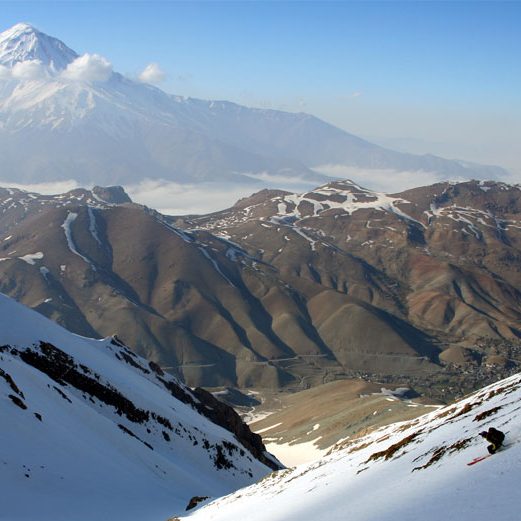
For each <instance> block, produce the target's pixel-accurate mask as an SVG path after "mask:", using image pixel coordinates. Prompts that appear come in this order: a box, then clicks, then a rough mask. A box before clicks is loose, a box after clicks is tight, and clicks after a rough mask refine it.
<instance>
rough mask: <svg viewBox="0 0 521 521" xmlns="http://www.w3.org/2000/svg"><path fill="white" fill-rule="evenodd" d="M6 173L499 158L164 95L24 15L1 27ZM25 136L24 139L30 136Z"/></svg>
mask: <svg viewBox="0 0 521 521" xmlns="http://www.w3.org/2000/svg"><path fill="white" fill-rule="evenodd" d="M0 65H1V66H2V67H3V68H1V69H0V121H1V123H2V124H1V125H0V138H1V139H0V154H1V155H2V172H1V176H0V177H2V178H3V180H4V181H9V180H10V181H14V180H16V181H17V182H24V183H28V182H43V181H55V180H63V179H71V178H74V179H76V180H77V181H78V182H79V183H80V184H83V185H86V184H100V183H104V184H106V183H117V184H129V183H135V182H137V181H139V180H142V179H144V178H146V177H148V178H156V179H157V178H161V179H166V180H170V181H176V182H181V183H200V182H223V181H226V182H232V183H259V182H260V181H259V178H260V177H262V176H265V175H269V176H272V177H273V176H274V177H275V178H277V177H278V178H285V179H288V178H289V179H293V180H304V181H307V182H309V183H315V184H318V183H322V182H325V181H326V180H327V179H328V177H327V176H324V175H323V174H321V173H320V172H318V171H317V167H320V166H322V165H343V166H350V167H357V168H358V167H359V168H364V169H382V168H383V169H390V170H407V171H418V170H423V171H429V172H433V173H435V174H437V175H439V176H440V178H448V177H449V178H453V177H463V178H469V177H474V178H494V177H496V178H497V177H502V176H506V174H507V173H506V172H505V171H504V170H503V169H501V168H499V167H488V166H481V165H471V164H468V163H464V162H461V161H452V160H446V159H443V158H439V157H436V156H432V155H424V156H415V155H413V154H403V153H399V152H394V151H392V150H388V149H385V148H383V147H380V146H377V145H374V144H372V143H369V142H368V141H364V140H363V139H360V138H357V137H356V136H353V135H351V134H349V133H347V132H345V131H343V130H340V129H338V128H336V127H334V126H332V125H330V124H327V123H325V122H323V121H321V120H319V119H318V118H315V117H313V116H310V115H308V114H304V113H298V114H296V113H289V112H282V111H276V110H264V109H250V108H246V107H243V106H240V105H237V104H234V103H230V102H225V101H204V100H196V99H191V98H181V97H178V96H172V95H169V94H166V93H165V92H163V91H161V90H160V89H158V88H156V87H152V86H151V85H146V84H143V83H139V82H136V81H133V80H130V79H128V78H125V77H123V76H122V75H120V74H118V73H116V72H114V71H113V70H112V66H111V65H110V63H109V62H108V61H107V60H105V59H104V58H102V57H100V56H97V55H88V54H86V55H83V56H78V55H77V54H76V53H75V52H74V51H73V50H71V49H69V48H68V47H67V46H66V45H65V44H64V43H63V42H61V41H59V40H57V39H55V38H52V37H50V36H47V35H45V34H43V33H41V32H40V31H38V30H37V29H35V28H33V27H31V26H30V25H28V24H18V25H16V26H14V27H13V28H11V29H9V30H7V31H5V32H3V33H1V34H0ZM28 143H30V145H29V147H28Z"/></svg>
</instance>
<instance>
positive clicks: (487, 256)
mask: <svg viewBox="0 0 521 521" xmlns="http://www.w3.org/2000/svg"><path fill="white" fill-rule="evenodd" d="M0 209H1V210H0V212H1V213H0V259H1V260H0V291H2V292H4V293H6V294H8V295H10V296H12V297H14V298H16V299H17V300H19V301H21V302H23V303H24V304H26V305H29V306H30V307H32V308H34V309H36V310H38V311H39V312H40V313H42V314H44V315H46V316H48V317H50V318H52V319H54V320H55V321H57V322H59V323H61V324H63V325H65V326H66V327H67V328H68V329H70V330H72V331H74V332H77V333H80V334H83V335H88V336H96V337H105V336H108V335H111V334H117V335H118V336H119V337H120V338H121V339H122V340H123V341H124V342H125V343H127V344H128V345H132V346H135V349H136V351H137V352H138V353H139V354H141V355H144V356H146V357H148V358H150V359H152V360H154V361H155V362H157V363H158V364H160V365H161V366H162V367H163V368H166V369H167V370H169V371H171V372H173V373H176V374H179V375H180V376H182V377H183V378H184V380H185V381H186V382H187V383H188V384H189V385H192V386H205V387H210V388H211V387H220V386H221V387H222V386H227V387H238V388H263V389H287V390H298V389H306V388H308V387H313V386H315V385H318V384H321V383H326V382H330V381H335V380H342V379H346V378H362V379H366V380H373V381H379V382H382V383H387V384H396V385H410V386H412V387H413V388H414V389H415V390H417V391H418V392H420V393H422V394H424V393H426V394H428V395H430V396H432V397H433V398H436V399H439V400H443V401H446V400H448V399H450V398H452V397H454V396H458V395H461V394H465V393H466V392H469V391H470V390H472V389H474V388H476V387H478V386H482V385H485V384H486V383H488V382H491V381H495V380H497V379H498V378H500V377H503V376H507V375H508V374H512V373H513V372H514V371H515V370H516V369H515V368H516V367H518V364H519V360H520V350H521V349H520V341H519V339H520V337H521V306H520V303H521V292H520V288H521V263H520V240H521V215H520V213H521V190H520V189H519V187H517V186H510V185H506V184H503V183H495V182H483V181H481V182H478V181H471V182H466V183H459V184H453V183H440V184H436V185H433V186H429V187H423V188H418V189H414V190H409V191H406V192H403V193H400V194H381V193H375V192H372V191H370V190H367V189H364V188H362V187H360V186H357V185H356V184H354V183H351V182H349V181H337V182H333V183H330V184H328V185H324V186H322V187H319V188H317V189H315V190H312V191H310V192H308V193H306V194H290V193H287V192H282V191H268V190H264V191H262V192H259V193H257V194H254V195H253V196H252V197H250V198H247V199H243V200H241V201H239V202H238V203H237V204H236V205H235V206H234V207H232V208H230V209H227V210H224V211H222V212H217V213H214V214H210V215H204V216H184V217H171V216H163V215H161V214H159V213H158V212H156V211H154V210H152V209H149V208H146V207H143V206H141V205H137V204H134V203H132V202H131V201H130V200H129V199H128V196H126V194H125V193H124V192H123V191H122V189H120V188H114V187H113V188H109V189H106V188H105V189H102V188H99V187H98V188H95V189H93V191H88V190H75V191H72V192H69V193H67V194H61V195H56V196H41V195H39V194H31V193H27V192H23V191H19V190H12V189H0Z"/></svg>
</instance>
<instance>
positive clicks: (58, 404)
mask: <svg viewBox="0 0 521 521" xmlns="http://www.w3.org/2000/svg"><path fill="white" fill-rule="evenodd" d="M0 317H1V327H0V346H1V347H0V418H1V419H2V428H1V429H0V496H1V498H2V499H1V509H0V519H2V520H9V521H18V520H34V519H40V520H49V521H50V520H52V521H72V520H74V521H81V520H89V521H92V520H93V519H95V520H99V521H101V520H115V519H125V520H126V521H130V520H136V521H146V520H164V519H166V517H168V515H170V514H172V513H173V512H174V513H175V512H181V511H184V508H185V507H186V504H187V503H188V501H189V500H190V498H191V497H192V496H216V495H217V496H218V495H222V494H224V493H229V492H231V491H233V490H235V489H237V488H238V487H240V486H244V485H247V484H249V483H252V482H254V481H255V480H257V479H259V478H260V477H262V476H263V475H265V474H266V473H267V472H269V468H268V467H267V466H265V465H264V464H262V463H261V462H260V461H258V460H257V459H256V458H255V457H254V456H253V455H252V453H251V452H249V451H248V450H247V449H246V448H245V446H244V445H241V443H240V442H239V441H238V439H237V437H236V436H234V434H232V433H231V432H230V431H228V430H226V429H224V428H222V427H220V426H218V425H216V424H215V423H212V422H211V421H210V420H209V419H207V418H206V417H204V416H203V415H202V414H200V411H201V410H203V409H204V410H206V411H207V412H208V413H209V414H212V411H213V412H215V410H214V409H215V408H214V407H211V406H209V405H205V404H204V403H202V401H201V399H202V395H200V394H199V395H198V394H197V392H195V394H194V392H192V391H191V390H190V389H188V388H187V387H185V386H183V385H182V384H180V383H179V382H178V381H177V380H176V379H175V378H174V377H172V376H170V375H167V374H165V373H163V371H162V370H161V369H160V368H159V367H158V366H156V365H155V364H152V363H150V364H149V363H148V362H147V361H146V360H144V359H142V358H140V357H138V356H136V355H135V354H133V353H132V352H131V351H129V350H128V349H127V348H126V347H125V346H124V345H122V344H121V343H120V342H119V341H118V340H117V339H115V338H112V339H105V340H99V341H95V340H90V339H87V338H83V337H79V336H77V335H73V334H71V333H69V332H67V331H66V330H64V329H62V328H61V327H59V326H57V325H56V324H54V323H52V322H51V321H49V320H48V319H46V318H44V317H42V316H41V315H39V314H38V313H36V312H34V311H31V310H29V309H27V308H25V307H23V306H22V305H20V304H18V303H16V302H14V301H12V300H10V299H8V298H7V297H5V296H4V295H0ZM200 398H201V399H200ZM266 461H268V460H266Z"/></svg>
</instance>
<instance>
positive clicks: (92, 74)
mask: <svg viewBox="0 0 521 521" xmlns="http://www.w3.org/2000/svg"><path fill="white" fill-rule="evenodd" d="M62 74H63V77H65V78H67V79H69V80H77V81H107V80H108V79H109V78H110V76H111V75H112V64H111V63H110V62H109V61H108V60H107V59H106V58H104V57H103V56H100V55H99V54H89V53H86V54H83V55H82V56H80V57H78V58H76V59H75V60H74V61H73V62H72V63H69V65H67V68H66V69H65V70H64V71H63V73H62Z"/></svg>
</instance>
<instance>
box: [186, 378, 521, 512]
mask: <svg viewBox="0 0 521 521" xmlns="http://www.w3.org/2000/svg"><path fill="white" fill-rule="evenodd" d="M520 411H521V375H520V374H517V375H515V376H512V377H510V378H508V379H506V380H503V381H501V382H498V383H496V384H494V385H491V386H489V387H486V388H484V389H482V390H480V391H479V392H477V393H475V394H473V395H471V396H469V397H468V398H466V399H464V400H462V401H460V402H458V403H457V404H455V405H452V406H448V407H445V408H443V409H438V410H437V411H435V412H432V413H430V414H427V415H425V416H422V417H420V418H417V419H415V420H412V421H409V422H403V423H398V424H394V425H391V426H389V427H386V428H383V429H380V430H378V431H375V432H373V433H371V434H370V435H368V436H365V437H363V438H360V439H358V440H355V441H353V442H352V443H351V444H349V445H346V446H345V447H344V448H341V449H339V450H338V451H335V452H333V453H332V454H331V455H329V456H327V457H326V458H324V459H323V460H321V461H320V462H315V463H313V464H311V465H308V466H300V467H297V468H295V469H290V470H285V471H281V472H279V473H275V474H272V475H270V476H269V477H267V478H265V479H264V480H262V481H261V482H259V483H258V484H256V485H253V486H251V487H249V488H246V489H243V490H240V491H238V492H236V493H235V494H233V495H230V496H227V497H224V498H221V499H218V500H216V501H214V502H213V503H210V504H208V505H206V506H203V507H200V508H199V509H198V510H196V511H195V512H194V513H193V514H192V515H190V516H187V517H186V518H185V517H183V518H181V519H190V521H199V520H200V521H203V520H204V521H221V520H222V521H230V520H243V521H267V520H269V521H305V520H310V521H311V520H313V521H318V520H325V519H327V520H328V521H329V520H339V521H340V520H342V521H345V520H346V519H349V520H353V521H418V519H421V520H422V521H440V519H441V520H443V519H445V520H450V521H452V520H458V521H481V520H483V521H485V520H487V521H488V520H490V519H494V520H499V521H518V520H519V519H521V514H520V507H521V499H520V497H519V484H520V483H521V444H519V443H518V442H519V440H520V439H521V416H520V414H519V413H520ZM489 426H494V427H496V428H499V429H501V430H502V431H504V432H505V433H506V435H507V437H506V440H505V443H506V444H507V447H506V448H505V449H504V450H502V451H501V452H499V453H497V454H495V455H494V456H491V457H489V458H487V459H485V460H484V461H481V462H480V463H477V464H476V465H473V466H468V465H467V463H468V462H469V461H471V460H472V459H474V458H475V457H477V456H481V455H485V454H487V450H486V445H487V444H486V443H485V442H484V441H483V440H482V438H481V437H480V436H479V435H478V433H479V432H480V431H482V430H486V429H488V427H489ZM420 467H423V468H420Z"/></svg>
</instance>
